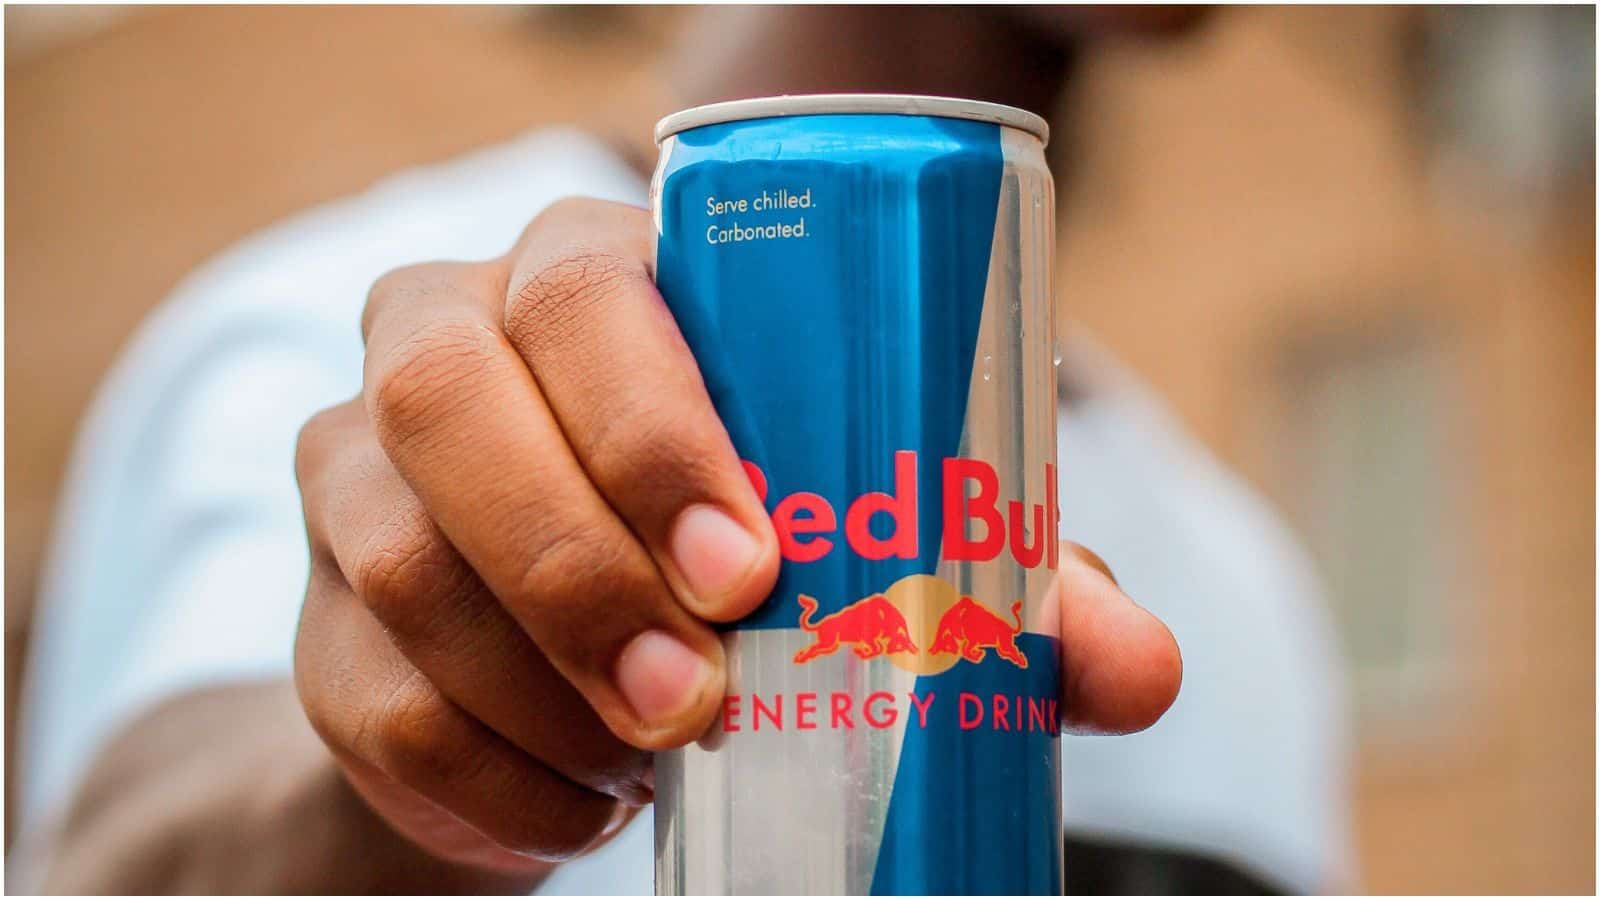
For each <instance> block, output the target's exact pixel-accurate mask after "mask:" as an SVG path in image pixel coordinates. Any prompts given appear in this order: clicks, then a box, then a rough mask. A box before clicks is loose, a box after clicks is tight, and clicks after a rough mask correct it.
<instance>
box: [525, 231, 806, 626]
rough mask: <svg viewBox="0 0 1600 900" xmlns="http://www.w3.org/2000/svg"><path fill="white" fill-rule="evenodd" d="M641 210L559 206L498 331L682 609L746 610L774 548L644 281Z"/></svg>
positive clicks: (536, 241) (709, 612)
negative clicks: (522, 362)
mask: <svg viewBox="0 0 1600 900" xmlns="http://www.w3.org/2000/svg"><path fill="white" fill-rule="evenodd" d="M654 238H655V230H654V227H653V226H652V225H651V221H650V214H649V212H648V211H646V210H644V209H640V208H638V207H632V206H624V205H622V204H618V203H606V202H602V201H598V200H570V201H563V202H562V203H558V204H556V205H555V206H553V207H551V208H550V209H549V210H547V211H546V212H545V213H544V214H543V215H541V216H540V217H539V218H538V219H536V220H535V221H534V223H533V224H532V225H531V226H529V228H528V231H527V232H526V233H525V234H524V236H523V240H522V242H521V244H520V245H519V248H518V250H517V252H516V253H515V254H514V258H513V261H512V274H511V278H510V283H509V285H508V287H507V292H506V305H505V332H506V337H507V339H508V340H510V341H511V343H512V345H513V346H515V347H516V348H517V351H518V352H519V353H520V354H521V355H522V357H523V359H525V360H526V361H527V363H528V368H529V369H530V370H531V371H532V372H533V375H534V377H535V378H536V379H537V380H538V382H539V388H540V391H541V392H542V393H543V395H544V398H545V402H547V403H548V404H549V406H550V410H551V412H553V413H554V414H555V416H556V419H557V420H558V421H559V422H560V423H561V428H562V431H563V432H565V434H566V436H567V440H568V442H569V443H570V444H571V445H572V449H573V452H574V453H575V455H576V456H577V458H578V460H579V462H580V463H581V464H582V465H583V468H584V470H585V471H586V472H587V473H588V475H589V478H590V480H591V481H593V482H594V485H595V487H596V488H597V489H598V490H599V491H600V493H601V494H603V495H604V496H605V498H606V501H607V502H608V503H609V504H610V505H611V507H612V508H613V509H615V510H616V511H617V513H618V515H620V516H621V517H622V519H623V520H624V521H626V522H627V523H628V525H629V527H630V528H631V529H633V531H634V533H635V534H637V535H638V536H639V540H640V542H641V543H642V544H644V546H645V548H646V549H648V550H649V551H650V554H651V556H652V557H653V558H654V559H655V561H656V565H657V566H658V567H659V568H660V570H661V572H662V575H663V577H664V578H665V580H666V582H667V583H668V584H669V585H670V586H671V587H672V589H673V591H674V593H675V594H676V595H677V596H678V599H679V601H680V602H681V603H682V604H683V605H684V606H685V607H686V608H688V609H689V610H690V611H691V612H694V613H695V614H696V615H699V616H701V617H702V618H705V619H710V620H713V621H729V620H732V619H736V618H739V617H740V616H742V615H745V614H747V613H749V612H750V611H751V610H752V609H754V608H755V607H756V606H757V605H758V604H760V603H761V601H762V600H764V599H766V596H767V593H768V592H769V591H770V590H771V589H772V585H773V583H774V581H776V579H777V575H778V541H777V536H776V534H775V533H774V532H773V529H772V523H771V521H770V520H769V519H768V518H767V514H766V510H765V509H764V508H763V507H762V505H761V501H760V499H759V498H758V497H757V495H756V492H755V490H754V488H753V487H752V486H751V483H750V479H749V476H748V475H746V473H745V471H744V469H743V467H742V466H741V465H740V463H739V457H738V455H737V454H736V453H735V452H734V448H733V443H732V441H731V440H730V439H729V437H728V432H727V429H726V428H725V427H724V426H723V424H722V420H721V418H719V417H718V415H717V411H716V409H715V408H714V407H713V406H712V403H711V398H710V396H709V394H708V393H707V391H706V386H705V383H704V381H703V380H702V379H701V376H700V369H699V366H698V365H697V364H696V362H695V359H694V356H693V355H692V354H691V353H690V352H689V347H688V345H687V344H686V343H685V342H684V339H683V335H682V334H681V333H680V332H679V330H678V326H677V323H676V321H674V319H673V317H672V314H671V312H670V311H669V310H668V309H667V306H666V303H665V302H664V301H663V300H662V299H661V295H660V294H659V293H658V292H657V291H656V288H655V283H654V281H653V280H652V276H653V272H652V271H651V270H652V268H653V265H652V263H653V256H654V249H653V241H654Z"/></svg>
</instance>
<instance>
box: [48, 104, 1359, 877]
mask: <svg viewBox="0 0 1600 900" xmlns="http://www.w3.org/2000/svg"><path fill="white" fill-rule="evenodd" d="M571 194H584V195H590V196H597V197H604V198H609V199H615V200H622V201H627V202H633V203H643V202H644V197H645V185H644V183H643V181H642V180H641V179H640V178H639V177H638V176H637V175H636V174H635V173H634V172H633V171H631V170H630V169H628V168H627V167H626V166H625V165H624V164H623V163H622V162H621V161H620V160H619V159H618V158H617V157H616V156H615V155H614V154H612V153H611V152H610V151H609V150H608V149H606V148H605V147H604V146H602V145H600V144H599V143H597V142H596V141H594V140H592V139H591V138H589V137H587V136H585V135H583V134H581V133H578V132H574V131H567V130H547V131H540V132H535V133H532V134H529V135H527V136H525V137H523V138H520V139H517V140H514V141H511V142H509V143H506V144H504V145H500V146H497V147H492V148H489V149H486V150H482V151H479V152H475V153H472V154H470V155H467V156H464V157H460V158H457V159H455V160H452V161H449V162H446V163H443V164H440V165H435V166H429V167H426V168H421V169H416V170H412V171H408V172H405V173H402V174H399V175H396V176H394V177H391V178H388V179H385V180H384V181H382V182H381V183H379V184H378V185H376V186H374V187H373V188H371V189H370V190H368V191H366V192H365V193H363V194H361V195H359V196H356V197H352V198H349V199H345V200H341V201H338V202H334V203H330V204H328V205H325V206H322V207H320V208H317V209H315V210H312V211H310V212H308V213H305V214H303V215H300V216H297V217H295V218H293V219H290V220H288V221H285V222H283V223H281V224H279V225H277V226H275V227H273V228H270V229H268V230H266V231H264V232H262V233H260V234H258V235H256V236H254V237H252V238H250V239H248V240H246V241H244V242H243V243H241V244H240V245H238V246H237V247H236V248H234V249H233V250H231V251H229V252H227V253H225V254H223V255H222V256H221V257H219V258H217V259H216V260H214V261H212V262H210V263H208V264H207V265H205V266H203V267H202V268H200V269H199V270H197V271H196V272H194V273H193V275H191V276H190V277H189V278H188V279H187V280H186V281H185V282H184V283H183V284H182V285H181V286H180V287H179V289H178V290H177V291H176V293H175V294H174V296H173V297H172V298H171V299H170V300H169V301H168V302H167V304H166V305H165V306H164V307H163V308H162V309H161V310H160V311H159V312H158V313H157V314H156V315H155V316H154V317H152V318H151V319H150V320H149V321H148V322H146V323H145V325H144V326H143V327H142V328H141V329H140V330H139V332H138V334H137V335H136V337H135V338H134V340H133V341H132V343H131V344H130V345H129V346H128V347H127V349H126V350H125V351H124V352H123V354H122V356H121V358H120V361H119V362H118V363H117V364H116V366H115V368H114V369H113V370H112V372H111V373H110V375H109V376H108V377H107V379H106V382H105V384H104V385H103V386H102V388H101V390H100V392H99V395H98V397H97V399H96V400H95V402H94V404H93V406H92V408H91V409H90V412H89V415H88V417H87V419H86V421H85V423H84V426H83V430H82V433H81V434H80V436H79V439H78V442H77V448H76V451H75V453H74V456H73V459H72V464H71V469H70V473H69V476H68V481H67V484H66V490H65V494H64V496H63V499H62V503H61V507H60V511H59V514H58V519H57V528H56V532H55V534H54V539H53V543H52V549H51V553H50V555H49V557H48V560H47V565H46V571H45V575H44V580H43V584H42V590H41V595H40V598H39V610H38V617H37V626H36V629H37V630H36V632H35V635H34V643H33V651H32V654H31V657H32V658H31V661H30V668H29V670H28V672H27V675H26V683H25V686H24V691H25V694H24V701H23V703H24V706H23V719H22V722H23V734H22V743H21V766H22V768H21V770H20V771H21V777H20V779H19V780H18V784H19V785H20V787H21V790H22V798H21V799H22V803H21V807H20V808H21V820H20V821H21V826H22V829H23V834H24V836H25V837H26V836H27V835H28V834H29V832H30V830H31V831H32V832H33V833H34V834H35V835H37V834H39V833H41V830H42V829H45V828H46V827H47V826H48V823H49V822H51V821H52V819H53V817H54V816H56V815H58V814H59V812H60V810H61V809H62V808H63V807H64V805H65V804H66V803H67V802H68V801H69V799H70V797H71V794H72V792H73V790H74V788H75V786H76V783H77V780H78V779H79V778H80V777H81V776H82V775H83V773H84V772H85V770H86V768H87V767H88V765H89V764H90V762H91V761H92V759H93V757H94V754H95V752H96V750H97V749H98V747H99V745H100V743H101V742H102V741H103V740H104V739H105V738H106V737H107V736H108V735H109V734H110V733H112V732H114V731H115V730H116V729H117V728H119V727H120V726H121V725H122V724H124V723H126V722H127V721H128V720H129V719H130V718H132V717H135V716H137V715H138V714H139V713H140V712H141V711H142V710H144V709H146V708H148V706H149V705H151V704H153V703H155V702H158V701H159V700H161V699H162V698H164V697H168V696H171V695H172V694H174V693H176V692H180V691H184V690H187V689H191V688H194V687H197V686H199V685H203V684H208V683H215V682H219V681H223V680H227V679H234V678H241V677H253V676H272V675H275V676H285V677H287V676H288V675H289V674H290V670H291V661H292V660H291V649H292V641H293V637H294V631H295V622H296V619H297V617H298V615H299V610H300V602H301V599H302V597H303V595H304V590H305V580H306V572H307V566H308V558H307V550H306V545H305V539H304V535H303V532H302V519H301V512H300V501H299V494H298V492H297V490H296V487H295V482H294V474H293V462H292V461H293V449H294V444H295V437H296V433H297V431H298V430H299V427H300V425H301V423H303V422H304V421H305V420H306V419H307V418H308V417H309V416H310V415H311V414H312V413H313V412H315V411H316V410H318V409H320V408H323V407H326V406H329V405H331V404H334V403H338V402H341V401H343V400H346V399H348V398H349V397H351V396H352V395H354V394H355V393H356V392H358V391H359V390H360V388H361V365H362V347H361V342H360V335H359V328H358V323H359V318H360V310H361V307H362V305H363V303H364V300H365V296H366V291H367V288H368V286H369V285H371V283H372V282H373V280H374V279H376V278H377V277H378V276H379V275H380V274H382V273H383V272H385V271H387V270H389V269H391V268H394V267H396V266H399V265H404V264H408V263H413V262H419V261H423V260H429V259H445V258H457V259H463V258H468V259H470V258H484V257H488V256H492V255H495V254H497V253H500V252H502V251H504V250H505V249H506V248H508V247H510V246H511V244H512V243H513V242H514V241H515V240H516V237H517V235H518V234H519V232H520V231H521V229H522V227H523V226H524V225H525V224H526V223H527V222H528V220H529V219H530V218H532V217H533V215H534V214H535V213H537V212H538V211H539V210H540V209H541V208H543V207H545V206H546V205H548V204H549V203H551V202H552V201H553V200H555V199H557V198H558V197H561V196H565V195H571ZM1063 372H1064V376H1063V377H1065V378H1069V379H1071V380H1072V382H1073V384H1074V386H1075V393H1078V394H1081V395H1083V397H1084V399H1083V400H1082V401H1081V402H1079V403H1077V404H1076V405H1074V406H1073V407H1072V408H1071V409H1070V410H1067V411H1066V412H1065V414H1064V415H1063V417H1062V422H1061V434H1060V452H1061V465H1060V470H1061V472H1062V479H1061V508H1062V523H1061V527H1062V534H1063V536H1065V537H1071V538H1073V539H1075V540H1078V541H1081V542H1082V543H1084V544H1087V545H1089V546H1091V547H1093V548H1095V550H1096V551H1097V552H1099V553H1100V554H1101V555H1103V556H1104V557H1105V558H1106V559H1107V561H1108V562H1109V563H1110V564H1111V565H1112V567H1113V568H1114V569H1115V570H1116V572H1117V575H1118V578H1119V579H1120V580H1121V582H1122V584H1123V586H1124V587H1125V588H1126V589H1127V591H1128V592H1129V594H1131V595H1132V596H1133V597H1135V598H1136V599H1137V600H1139V602H1140V603H1141V604H1143V605H1144V606H1146V607H1148V608H1149V609H1150V610H1152V611H1153V612H1155V613H1156V614H1157V615H1159V616H1161V617H1162V618H1163V619H1164V620H1165V621H1166V622H1167V623H1168V624H1169V625H1170V626H1171V628H1172V631H1173V633H1174V634H1175V635H1176V636H1177V638H1178V642H1179V644H1180V645H1181V646H1182V648H1183V659H1184V684H1183V691H1182V694H1181V696H1180V697H1179V698H1178V701H1177V703H1176V705H1174V707H1173V708H1172V710H1171V711H1170V712H1169V713H1167V715H1166V717H1165V718H1164V719H1163V720H1162V721H1161V722H1160V723H1159V724H1157V725H1156V726H1155V727H1153V728H1151V729H1150V730H1149V731H1146V732H1144V733H1142V734H1139V735H1134V736H1130V737H1118V738H1104V737H1101V738H1089V737H1067V738H1065V739H1064V740H1065V743H1064V746H1063V768H1064V771H1065V782H1066V783H1065V791H1064V797H1065V815H1066V821H1067V824H1068V827H1069V828H1070V829H1073V830H1076V831H1078V832H1080V833H1088V834H1094V835H1099V836H1106V837H1126V838H1132V839H1135V840H1139V841H1143V842H1151V843H1157V844H1161V845H1166V846H1170V847H1173V848H1176V849H1187V850H1193V851H1198V852H1201V853H1206V854H1212V855H1216V856H1219V857H1222V858H1224V859H1227V860H1230V861H1233V862H1235V863H1237V864H1239V865H1241V866H1242V867H1244V868H1245V869H1247V870H1251V871H1254V872H1256V873H1259V874H1261V875H1263V876H1266V877H1267V878H1268V879H1270V880H1271V881H1272V882H1274V883H1278V884H1282V885H1285V886H1287V887H1289V888H1291V889H1297V890H1304V891H1310V890H1317V889H1321V888H1327V887H1329V886H1339V885H1347V884H1349V881H1348V878H1349V874H1350V872H1349V869H1348V867H1347V859H1348V857H1347V848H1348V843H1347V828H1348V821H1347V815H1348V811H1347V807H1346V804H1347V759H1346V754H1347V749H1348V748H1347V740H1348V727H1347V713H1346V708H1345V698H1344V693H1343V680H1342V672H1341V670H1340V667H1339V661H1338V657H1337V654H1336V652H1335V648H1334V646H1333V644H1332V631H1331V629H1330V627H1329V624H1328V621H1327V619H1326V616H1325V613H1324V610H1323V609H1322V608H1321V606H1320V598H1319V593H1318V586H1317V583H1316V580H1315V578H1314V576H1313V574H1312V571H1311V569H1310V567H1309V565H1308V564H1307V562H1306V559H1305V557H1304V556H1303V554H1302V553H1301V551H1300V549H1299V548H1298V547H1297V546H1296V544H1295V543H1294V541H1293V540H1292V538H1291V537H1290V536H1289V534H1288V533H1287V532H1286V530H1285V529H1284V528H1283V527H1282V526H1281V525H1280V524H1279V522H1278V521H1277V520H1276V519H1275V518H1274V517H1273V515H1272V514H1271V512H1269V510H1268V509H1267V508H1266V506H1264V505H1263V503H1262V502H1261V500H1259V499H1258V498H1257V497H1256V496H1255V495H1254V494H1253V493H1252V492H1251V491H1250V490H1249V489H1248V488H1247V487H1245V486H1244V485H1243V484H1242V483H1240V482H1239V481H1238V480H1237V479H1236V478H1235V477H1234V476H1233V475H1231V474H1230V473H1228V472H1227V471H1225V470H1224V469H1222V468H1221V467H1220V466H1219V465H1218V463H1217V462H1216V461H1215V460H1214V459H1213V458H1212V457H1211V456H1210V455H1209V454H1208V453H1207V452H1206V450H1205V449H1204V448H1203V447H1201V446H1199V445H1198V444H1196V443H1195V442H1194V441H1193V440H1192V439H1190V438H1189V437H1187V436H1185V435H1184V434H1183V433H1182V432H1181V430H1180V429H1179V428H1178V427H1177V426H1176V424H1175V423H1174V422H1173V421H1172V420H1171V419H1170V417H1169V415H1168V414H1167V413H1166V412H1165V410H1163V409H1162V408H1161V406H1160V404H1159V403H1158V402H1157V401H1156V400H1155V399H1154V398H1153V397H1151V396H1150V395H1149V394H1148V393H1147V392H1146V391H1145V390H1144V389H1143V388H1142V386H1140V385H1139V384H1138V383H1137V381H1136V380H1135V379H1134V378H1132V377H1131V376H1129V375H1128V374H1127V373H1125V372H1122V371H1121V370H1120V369H1119V368H1118V367H1117V365H1116V364H1115V362H1114V361H1112V360H1111V359H1109V358H1108V357H1107V356H1106V354H1105V353H1104V352H1102V351H1100V350H1098V349H1096V348H1095V346H1094V345H1092V344H1091V343H1090V342H1088V341H1087V340H1085V339H1083V338H1082V337H1081V336H1080V337H1079V338H1077V339H1075V340H1073V341H1071V342H1069V343H1068V345H1067V353H1066V360H1065V362H1064V364H1063ZM650 830H651V826H650V816H648V815H645V816H640V817H638V818H637V819H636V820H635V822H634V823H633V824H632V825H631V826H630V827H629V828H628V830H627V831H626V832H625V833H624V834H623V835H621V836H620V837H619V838H618V839H617V840H615V841H613V842H612V843H611V844H609V845H608V846H607V847H605V848H604V849H602V850H601V851H599V852H598V853H596V854H594V855H592V856H590V857H588V858H585V859H582V860H578V861H576V862H573V863H569V864H567V865H565V866H563V867H562V868H561V869H560V870H558V872H557V874H556V875H555V876H554V877H552V878H551V879H550V880H549V881H548V882H547V883H546V884H545V886H544V890H547V891H552V892H583V893H648V892H649V891H650V889H651V870H652V840H651V835H650Z"/></svg>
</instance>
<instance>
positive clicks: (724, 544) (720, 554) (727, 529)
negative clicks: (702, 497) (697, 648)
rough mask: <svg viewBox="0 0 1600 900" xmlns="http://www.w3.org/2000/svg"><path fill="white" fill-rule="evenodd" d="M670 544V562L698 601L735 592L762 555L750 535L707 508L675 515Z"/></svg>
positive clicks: (719, 512) (737, 524)
mask: <svg viewBox="0 0 1600 900" xmlns="http://www.w3.org/2000/svg"><path fill="white" fill-rule="evenodd" d="M671 541H672V561H673V563H674V564H675V565H677V567H678V571H679V572H680V573H682V574H683V577H684V580H686V581H688V583H689V590H690V591H691V592H693V593H694V595H695V599H697V600H701V601H716V600H720V599H722V598H724V597H726V596H727V595H728V594H731V593H732V592H733V591H735V590H737V589H738V587H739V586H740V585H742V584H743V583H744V580H745V579H746V578H747V577H748V576H749V574H750V569H751V568H752V567H753V566H755V564H756V557H757V554H759V553H760V552H761V545H760V543H758V542H757V541H756V539H755V538H754V537H752V536H751V534H750V532H748V531H746V530H744V528H743V527H742V526H740V525H739V523H738V522H735V521H734V520H733V519H731V518H729V517H728V515H727V514H726V513H724V512H723V511H722V510H720V509H717V508H716V507H715V506H709V505H706V504H698V505H695V506H691V507H689V508H688V509H686V510H684V511H683V512H682V513H679V514H678V521H677V522H676V523H674V524H673V526H672V537H671Z"/></svg>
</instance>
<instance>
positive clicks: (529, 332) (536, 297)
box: [504, 242, 647, 347]
mask: <svg viewBox="0 0 1600 900" xmlns="http://www.w3.org/2000/svg"><path fill="white" fill-rule="evenodd" d="M642 280H647V275H646V273H645V271H644V268H643V266H642V265H641V264H640V263H639V261H638V260H631V259H628V258H626V257H624V256H621V255H619V254H617V253H614V252H612V251H609V250H604V249H600V248H598V247H595V246H593V245H590V244H586V243H583V242H571V243H568V244H566V245H564V246H562V247H560V248H559V249H558V250H556V252H555V253H553V254H552V255H551V256H550V257H549V259H547V260H546V261H545V262H544V264H543V265H541V266H539V267H538V268H537V269H535V270H534V272H533V273H532V274H530V275H528V276H527V278H526V279H525V280H524V281H523V282H522V283H521V284H520V285H518V286H517V288H516V291H515V292H514V293H513V294H512V295H511V297H510V299H509V302H507V303H506V308H505V323H504V324H505V329H506V334H507V336H509V337H510V338H511V339H512V340H513V341H514V342H516V343H518V344H519V345H521V346H534V347H537V346H540V345H547V344H550V343H554V342H559V341H562V340H565V339H567V338H569V337H571V336H572V335H573V334H574V333H576V332H577V331H578V330H579V329H581V328H582V327H583V326H584V323H585V322H586V321H589V320H590V319H591V318H592V317H593V314H594V313H595V312H596V311H597V310H598V309H599V308H602V307H604V306H605V305H607V304H610V303H614V302H617V301H618V300H619V299H621V297H622V296H623V295H624V292H625V291H626V290H627V289H628V288H629V287H631V286H632V285H635V284H639V283H640V282H641V281H642Z"/></svg>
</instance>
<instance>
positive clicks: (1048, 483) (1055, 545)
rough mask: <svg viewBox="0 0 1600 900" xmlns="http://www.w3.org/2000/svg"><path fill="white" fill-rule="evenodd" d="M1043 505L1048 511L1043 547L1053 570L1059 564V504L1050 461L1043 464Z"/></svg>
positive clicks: (1052, 466) (1054, 475) (1054, 476)
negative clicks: (1048, 519)
mask: <svg viewBox="0 0 1600 900" xmlns="http://www.w3.org/2000/svg"><path fill="white" fill-rule="evenodd" d="M1044 506H1045V509H1046V510H1048V511H1049V513H1050V521H1049V522H1048V523H1047V524H1048V528H1046V531H1048V532H1049V533H1048V534H1047V535H1046V536H1045V547H1046V548H1047V550H1048V552H1049V563H1048V565H1049V566H1050V568H1051V569H1052V570H1054V569H1056V568H1059V567H1060V564H1061V504H1060V501H1058V500H1057V499H1056V467H1055V466H1054V465H1053V464H1051V463H1045V464H1044Z"/></svg>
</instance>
